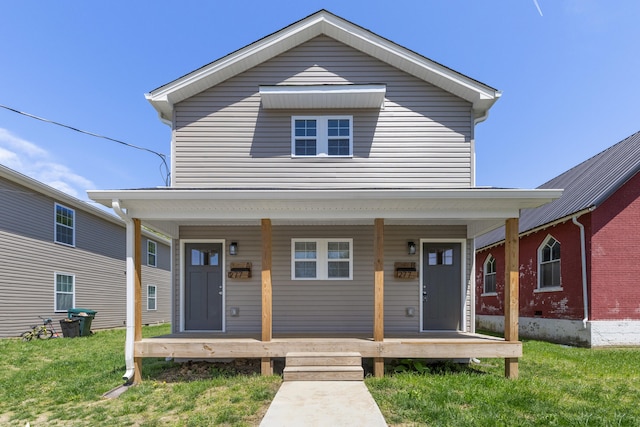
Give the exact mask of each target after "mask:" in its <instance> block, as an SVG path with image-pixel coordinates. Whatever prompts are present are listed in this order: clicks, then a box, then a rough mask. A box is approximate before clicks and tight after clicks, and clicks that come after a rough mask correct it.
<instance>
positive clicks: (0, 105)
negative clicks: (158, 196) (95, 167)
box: [0, 104, 169, 187]
mask: <svg viewBox="0 0 640 427" xmlns="http://www.w3.org/2000/svg"><path fill="white" fill-rule="evenodd" d="M0 107H2V108H4V109H6V110H9V111H13V112H14V113H17V114H21V115H23V116H26V117H30V118H32V119H36V120H40V121H42V122H46V123H51V124H54V125H57V126H61V127H63V128H67V129H70V130H72V131H75V132H80V133H83V134H85V135H89V136H93V137H96V138H102V139H106V140H109V141H113V142H117V143H118V144H122V145H124V146H127V147H130V148H135V149H137V150H142V151H147V152H149V153H152V154H155V155H156V156H158V157H160V160H162V165H163V166H164V168H165V171H166V173H165V174H163V177H164V184H165V186H166V187H168V186H169V165H168V164H167V156H165V155H164V154H162V153H158V152H157V151H153V150H151V149H149V148H145V147H139V146H137V145H133V144H129V143H128V142H124V141H121V140H119V139H115V138H110V137H108V136H104V135H99V134H97V133H93V132H88V131H86V130H82V129H78V128H75V127H73V126H69V125H65V124H63V123H59V122H56V121H53V120H49V119H45V118H43V117H38V116H35V115H33V114H29V113H25V112H24V111H20V110H16V109H15V108H11V107H7V106H6V105H2V104H0ZM161 167H162V166H161Z"/></svg>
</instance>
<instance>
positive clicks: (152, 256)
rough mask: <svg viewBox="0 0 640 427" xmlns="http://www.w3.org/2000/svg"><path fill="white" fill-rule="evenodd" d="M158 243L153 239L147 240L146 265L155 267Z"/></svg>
mask: <svg viewBox="0 0 640 427" xmlns="http://www.w3.org/2000/svg"><path fill="white" fill-rule="evenodd" d="M157 262H158V244H157V243H156V242H154V241H153V240H147V265H148V266H150V267H156V266H157V265H158V264H157Z"/></svg>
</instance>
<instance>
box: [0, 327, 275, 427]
mask: <svg viewBox="0 0 640 427" xmlns="http://www.w3.org/2000/svg"><path fill="white" fill-rule="evenodd" d="M168 332H169V326H168V325H162V326H151V327H145V328H143V334H144V335H145V336H154V335H162V334H165V333H168ZM0 354H2V357H1V358H0V414H2V415H0V425H15V426H24V425H25V423H26V422H30V423H31V426H33V427H36V426H40V425H46V426H67V425H84V424H86V425H101V426H145V427H152V426H203V425H229V426H231V425H233V426H254V425H257V424H258V423H259V422H260V420H261V419H262V416H263V415H264V412H266V410H267V408H268V406H269V403H270V402H271V400H272V399H273V396H274V395H275V393H276V391H277V389H278V387H279V386H280V382H281V379H280V377H277V376H272V377H262V376H258V375H255V374H246V373H238V372H239V371H240V369H238V367H237V366H236V365H233V364H230V365H229V367H228V368H226V367H222V368H219V367H214V365H211V367H210V368H209V369H204V368H202V366H200V365H198V366H196V365H194V366H191V368H192V374H191V376H188V375H182V374H183V371H184V370H185V369H188V365H178V364H174V363H172V362H166V361H164V359H144V361H143V383H142V384H141V385H140V386H137V387H132V388H130V389H129V390H128V391H127V392H126V393H124V394H123V395H122V396H120V398H118V399H104V398H102V395H103V394H104V393H106V392H107V391H109V390H111V389H113V388H115V387H117V386H119V385H120V384H122V378H121V377H122V374H123V373H124V371H125V366H124V355H123V354H124V330H109V331H98V332H96V333H95V334H94V335H93V336H90V337H79V338H74V339H53V340H48V341H32V342H22V341H20V340H17V339H3V340H0ZM245 370H246V369H245ZM193 371H196V372H195V373H194V372H193Z"/></svg>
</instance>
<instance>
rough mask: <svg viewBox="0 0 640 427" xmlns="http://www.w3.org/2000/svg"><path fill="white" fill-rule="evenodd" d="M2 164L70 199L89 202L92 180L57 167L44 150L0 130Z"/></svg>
mask: <svg viewBox="0 0 640 427" xmlns="http://www.w3.org/2000/svg"><path fill="white" fill-rule="evenodd" d="M0 163H2V164H3V165H5V166H7V167H8V168H11V169H13V170H16V171H18V172H20V173H22V174H24V175H27V176H29V177H31V178H33V179H35V180H38V181H40V182H42V183H44V184H47V185H49V186H51V187H53V188H55V189H57V190H60V191H62V192H64V193H67V194H69V195H70V196H73V197H77V198H79V199H84V200H86V189H88V188H94V187H95V185H94V184H93V182H91V180H89V179H87V178H85V177H83V176H80V175H78V174H76V173H74V172H73V171H72V170H71V169H69V168H68V167H67V166H65V165H63V164H61V163H57V162H56V161H55V159H54V158H53V156H52V155H51V154H50V153H49V152H48V151H47V150H45V149H43V148H42V147H39V146H38V145H37V144H34V143H32V142H30V141H27V140H25V139H22V138H20V137H18V136H16V135H14V134H12V133H11V132H10V131H8V130H7V129H3V128H0Z"/></svg>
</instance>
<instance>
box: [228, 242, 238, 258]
mask: <svg viewBox="0 0 640 427" xmlns="http://www.w3.org/2000/svg"><path fill="white" fill-rule="evenodd" d="M229 255H238V242H231V244H230V245H229Z"/></svg>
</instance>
